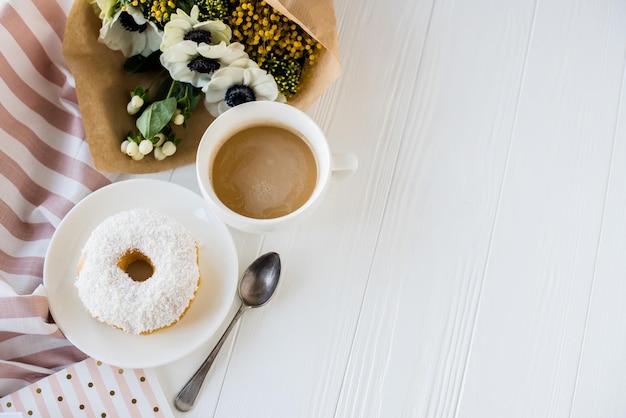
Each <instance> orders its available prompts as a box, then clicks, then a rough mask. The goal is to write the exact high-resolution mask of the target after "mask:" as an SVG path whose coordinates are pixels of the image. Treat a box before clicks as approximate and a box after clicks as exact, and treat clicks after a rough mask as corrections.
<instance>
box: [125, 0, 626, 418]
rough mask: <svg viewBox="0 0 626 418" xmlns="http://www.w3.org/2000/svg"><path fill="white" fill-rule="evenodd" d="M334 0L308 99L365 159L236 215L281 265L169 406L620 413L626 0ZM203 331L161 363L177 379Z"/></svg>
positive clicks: (323, 121)
mask: <svg viewBox="0 0 626 418" xmlns="http://www.w3.org/2000/svg"><path fill="white" fill-rule="evenodd" d="M335 7H336V15H337V21H338V30H339V39H340V46H341V53H342V75H341V77H340V79H339V80H338V81H337V82H336V83H335V84H334V85H333V86H332V88H331V89H330V90H329V91H328V92H327V93H326V94H325V95H324V96H323V97H322V98H321V100H319V102H318V103H317V104H316V105H315V106H314V107H313V108H312V109H310V111H309V114H310V115H311V116H312V117H313V118H314V119H315V120H316V121H317V122H318V123H319V124H320V126H321V127H322V129H323V130H324V131H325V132H326V133H327V136H328V138H329V141H330V143H331V147H332V148H333V149H334V150H335V151H353V152H355V153H356V154H357V155H358V157H359V160H360V168H359V170H358V172H357V173H356V174H354V175H353V176H352V177H350V178H349V179H347V180H345V181H343V182H338V183H334V184H333V185H332V186H331V188H330V190H329V193H328V194H327V195H326V198H325V200H324V202H323V204H322V206H321V208H320V209H319V210H318V211H317V212H316V213H315V214H314V216H313V217H312V218H310V219H309V220H308V221H307V222H306V223H305V224H303V225H301V226H299V227H297V228H293V229H288V230H283V231H279V232H275V233H272V234H268V235H265V236H254V235H248V234H244V233H238V232H235V231H233V236H234V239H235V242H236V245H237V249H238V254H239V258H240V268H241V269H243V268H245V266H246V265H247V264H248V263H249V262H251V261H252V260H253V259H254V258H255V257H256V256H257V255H259V254H261V253H264V252H266V251H277V252H278V253H280V255H281V258H282V261H283V275H282V282H281V284H280V287H279V289H278V293H277V294H276V295H275V298H274V299H272V301H271V302H270V304H269V305H267V306H265V307H263V308H261V309H258V310H253V311H249V312H248V313H246V314H245V315H244V317H243V320H242V322H240V324H239V325H238V327H237V328H236V329H235V332H234V333H233V334H231V338H230V339H229V341H228V342H227V344H226V345H225V346H224V348H223V350H222V352H221V353H220V355H219V356H218V359H217V360H216V362H215V364H214V367H213V369H212V371H211V372H210V373H209V376H208V378H207V380H206V382H205V386H204V388H203V391H202V393H201V397H200V399H199V401H198V404H197V406H196V408H195V409H194V410H193V411H192V412H190V413H187V414H180V416H190V417H191V416H197V417H205V416H217V417H272V418H275V417H462V418H465V417H472V418H482V417H624V416H626V395H625V393H626V308H625V307H624V306H626V305H625V303H624V300H625V299H626V109H624V104H623V103H624V101H625V100H626V98H625V97H626V86H625V83H624V77H625V64H626V61H625V52H626V2H625V1H623V0H616V1H615V0H614V1H610V0H597V1H584V0H582V1H579V0H546V1H527V0H524V1H521V0H491V1H489V0H470V1H459V0H457V1H454V0H437V1H434V0H390V1H372V0H366V1H356V0H335ZM149 177H153V178H165V179H169V180H171V181H172V182H175V183H178V184H182V185H185V186H188V187H189V188H191V189H192V190H196V191H198V186H197V183H196V180H195V174H194V169H193V167H192V166H189V167H184V168H181V169H177V170H175V171H173V172H167V173H160V174H158V175H152V176H149ZM122 178H124V177H122ZM232 313H234V307H233V311H232ZM225 325H226V324H224V326H223V328H224V327H225ZM216 340H217V336H216V337H215V338H214V339H212V340H211V341H209V343H207V344H206V345H205V346H203V347H202V348H201V349H200V350H198V351H197V352H195V353H194V354H193V355H190V356H188V357H186V358H184V359H182V360H180V361H178V362H176V363H174V364H171V365H168V366H164V367H161V368H159V369H157V373H158V376H159V378H160V380H161V382H162V384H163V388H164V390H165V392H166V394H167V395H168V396H169V397H173V396H174V394H175V393H176V392H177V391H178V389H179V388H180V387H181V386H182V384H183V383H184V382H185V381H186V380H187V378H188V377H189V376H190V375H191V374H192V372H193V371H194V370H195V368H196V367H197V366H198V365H199V364H200V362H201V361H202V359H203V358H204V357H205V356H206V355H207V354H208V353H209V352H210V351H211V349H212V346H213V344H214V343H215V342H216Z"/></svg>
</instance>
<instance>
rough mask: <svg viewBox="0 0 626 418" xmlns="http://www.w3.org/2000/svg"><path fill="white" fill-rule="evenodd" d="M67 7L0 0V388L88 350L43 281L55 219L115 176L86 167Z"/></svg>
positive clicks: (51, 1)
mask: <svg viewBox="0 0 626 418" xmlns="http://www.w3.org/2000/svg"><path fill="white" fill-rule="evenodd" d="M71 6H72V0H2V1H0V40H1V42H0V98H1V99H0V396H3V395H6V394H9V393H12V392H14V391H15V390H18V389H20V388H22V387H25V386H28V385H29V384H31V383H33V382H36V381H37V380H39V379H41V378H44V377H46V376H48V375H51V374H53V373H55V372H56V371H59V370H61V369H63V368H65V367H67V366H68V365H70V364H73V363H75V362H77V361H81V360H83V359H85V357H86V356H85V354H83V353H82V352H80V351H79V350H78V349H76V348H75V347H73V346H72V345H71V344H70V343H69V342H68V341H67V340H66V339H65V338H64V336H63V335H62V334H61V332H60V331H59V330H58V328H57V326H56V325H55V324H54V323H53V322H52V320H51V319H50V318H49V314H48V304H47V299H46V296H45V293H44V289H43V288H42V287H41V284H42V276H43V264H44V257H45V254H46V250H47V248H48V245H49V242H50V238H51V237H52V234H53V233H54V231H55V229H56V227H57V226H58V224H59V223H60V221H61V219H63V217H64V216H65V215H66V214H67V213H68V212H69V210H70V209H71V208H72V207H73V206H74V205H75V204H76V203H77V202H79V201H80V200H81V199H82V198H84V197H85V196H87V195H88V194H90V193H91V192H93V191H95V190H97V189H99V188H101V187H102V186H105V185H107V184H109V183H110V182H111V181H112V180H114V176H113V175H105V174H103V173H100V172H98V171H97V170H96V169H94V167H93V162H92V159H91V155H90V153H89V147H88V145H87V143H86V141H85V139H84V138H85V134H84V131H83V126H82V121H81V119H80V112H79V109H78V103H77V99H76V92H75V89H74V86H73V78H72V76H71V74H70V73H69V71H68V68H67V64H66V62H65V60H64V58H63V54H62V39H63V34H64V29H65V22H66V20H67V16H68V14H69V11H70V8H71ZM97 80H98V77H97V75H95V76H94V82H97Z"/></svg>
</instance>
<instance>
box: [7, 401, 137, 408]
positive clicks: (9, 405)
mask: <svg viewBox="0 0 626 418" xmlns="http://www.w3.org/2000/svg"><path fill="white" fill-rule="evenodd" d="M133 401H134V399H133ZM133 403H134V402H133ZM12 405H13V404H12V403H11V402H7V408H10V407H11V406H12Z"/></svg>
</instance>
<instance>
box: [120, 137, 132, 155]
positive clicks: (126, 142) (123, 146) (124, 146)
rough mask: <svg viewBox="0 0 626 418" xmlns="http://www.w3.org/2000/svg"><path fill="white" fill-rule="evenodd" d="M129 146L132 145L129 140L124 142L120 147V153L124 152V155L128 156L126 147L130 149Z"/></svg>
mask: <svg viewBox="0 0 626 418" xmlns="http://www.w3.org/2000/svg"><path fill="white" fill-rule="evenodd" d="M128 144H130V141H129V140H128V139H126V140H124V142H122V145H121V146H120V151H122V153H123V154H126V147H128Z"/></svg>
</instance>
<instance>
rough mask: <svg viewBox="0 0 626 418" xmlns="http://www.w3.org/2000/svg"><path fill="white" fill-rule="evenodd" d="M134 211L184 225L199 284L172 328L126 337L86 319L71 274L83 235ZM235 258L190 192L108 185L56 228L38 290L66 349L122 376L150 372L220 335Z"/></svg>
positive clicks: (158, 184) (153, 183) (224, 232)
mask: <svg viewBox="0 0 626 418" xmlns="http://www.w3.org/2000/svg"><path fill="white" fill-rule="evenodd" d="M136 207H146V208H152V209H155V210H157V211H159V212H161V213H163V214H165V215H170V216H172V217H174V218H175V219H177V220H178V221H179V222H181V223H182V224H183V225H185V226H186V227H187V228H188V229H189V231H190V232H191V234H192V235H193V236H194V238H195V239H196V241H197V242H198V247H199V264H200V273H201V278H202V279H201V284H200V288H199V289H198V292H197V294H196V297H195V299H194V301H193V303H192V304H191V307H190V308H189V310H188V311H187V313H186V314H185V316H184V317H183V319H182V320H180V321H179V322H178V323H176V324H175V325H173V326H171V327H169V328H165V329H163V330H160V331H157V332H154V333H152V334H149V335H138V336H137V335H131V334H128V333H125V332H123V331H120V330H117V329H115V328H112V327H110V326H107V325H104V324H102V323H101V322H99V321H97V320H95V319H93V318H92V317H91V316H90V315H89V314H88V313H87V312H86V311H85V309H84V307H83V305H82V303H81V301H80V299H79V298H78V293H77V291H76V288H75V286H74V280H75V279H76V266H77V265H78V261H79V258H80V254H81V250H82V247H83V245H84V244H85V242H86V241H87V238H88V237H89V234H90V233H91V231H92V230H93V229H94V228H95V227H96V226H97V225H98V224H99V223H100V222H102V221H103V220H104V219H105V218H107V217H109V216H111V215H113V214H116V213H118V212H121V211H124V210H129V209H132V208H136ZM237 278H238V262H237V251H236V249H235V245H234V243H233V240H232V237H231V235H230V232H229V231H228V229H227V228H226V226H225V225H224V224H223V223H222V222H221V221H219V220H218V219H217V218H216V217H215V215H213V213H212V212H211V211H210V209H209V208H208V207H207V205H206V203H205V201H204V199H202V197H200V196H199V195H197V194H195V193H193V192H192V191H190V190H188V189H185V188H183V187H181V186H178V185H176V184H173V183H168V182H164V181H159V180H144V179H140V180H127V181H122V182H119V183H113V184H111V185H109V186H106V187H104V188H102V189H100V190H97V191H96V192H94V193H92V194H90V195H89V196H87V197H86V198H85V199H83V200H82V201H81V202H79V203H78V204H77V205H76V206H75V207H74V208H73V209H72V210H71V211H70V212H69V213H68V214H67V216H66V217H65V218H64V219H63V221H62V222H61V223H60V225H59V227H58V228H57V230H56V232H55V233H54V236H53V237H52V240H51V241H50V247H49V248H48V253H47V255H46V260H45V264H44V278H43V280H44V286H45V287H46V289H47V291H48V299H49V304H50V312H51V313H52V316H53V318H54V320H55V322H56V323H57V325H58V326H59V328H60V329H61V331H62V332H63V333H64V334H65V336H66V337H67V338H68V340H69V341H71V342H72V343H73V344H74V345H75V346H76V347H78V348H79V349H80V350H82V351H83V352H84V353H86V354H88V355H89V356H91V357H93V358H96V359H98V360H102V361H103V362H106V363H109V364H112V365H115V366H119V367H128V368H143V367H155V366H159V365H163V364H166V363H169V362H172V361H174V360H176V359H178V358H180V357H182V356H184V355H186V354H188V353H190V352H191V351H193V350H194V349H196V348H198V347H199V346H200V345H201V344H202V343H204V342H206V341H207V340H208V339H209V338H210V337H211V336H212V335H213V334H214V333H215V332H216V331H217V330H218V328H219V327H220V325H221V324H222V322H223V321H224V319H225V318H226V315H227V314H228V312H229V310H230V308H231V306H232V303H233V301H234V298H235V296H236V289H237Z"/></svg>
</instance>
